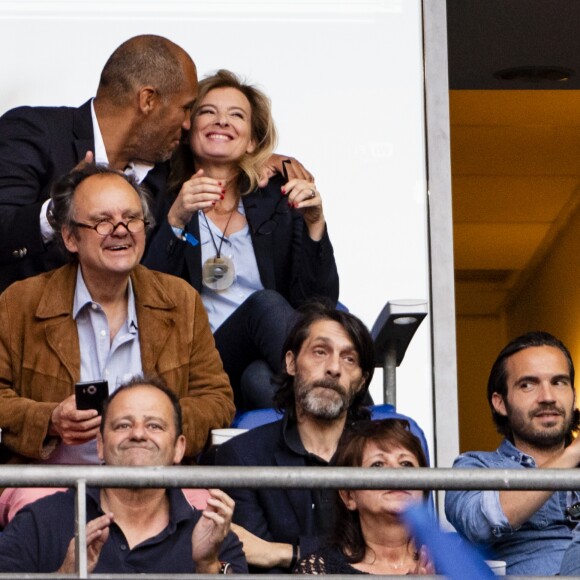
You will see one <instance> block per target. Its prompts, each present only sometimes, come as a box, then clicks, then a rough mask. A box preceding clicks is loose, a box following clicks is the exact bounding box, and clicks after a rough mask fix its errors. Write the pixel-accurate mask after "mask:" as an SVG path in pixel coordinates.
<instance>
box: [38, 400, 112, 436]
mask: <svg viewBox="0 0 580 580" xmlns="http://www.w3.org/2000/svg"><path fill="white" fill-rule="evenodd" d="M100 425H101V417H100V415H99V414H98V413H97V411H95V410H94V409H88V410H86V411H79V410H78V409H77V405H76V399H75V396H74V395H71V396H70V397H67V398H66V399H65V400H64V401H62V402H61V403H59V404H58V405H57V406H56V407H55V409H54V411H53V412H52V415H51V417H50V424H49V426H48V435H49V436H52V437H60V438H61V440H62V442H63V443H64V444H65V445H80V444H82V443H86V442H87V441H91V440H92V439H94V438H95V437H96V436H97V433H98V431H99V426H100Z"/></svg>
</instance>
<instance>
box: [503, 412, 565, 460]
mask: <svg viewBox="0 0 580 580" xmlns="http://www.w3.org/2000/svg"><path fill="white" fill-rule="evenodd" d="M505 407H506V411H507V416H508V421H509V427H510V429H511V431H512V435H513V437H514V438H517V439H519V440H521V441H524V442H526V443H527V444H529V445H532V446H533V447H537V448H539V449H551V448H553V447H560V446H561V445H562V444H563V443H564V442H565V440H566V436H567V435H568V434H569V433H570V431H571V427H572V420H573V411H572V410H571V411H570V413H568V415H566V411H565V409H564V408H563V407H561V406H559V405H556V404H554V403H540V404H539V405H538V406H537V407H535V408H534V409H531V410H530V411H528V412H527V413H526V415H524V414H523V413H522V412H521V411H517V410H515V409H513V408H512V407H510V406H509V404H508V402H507V401H505ZM546 411H551V412H555V413H558V414H559V415H560V416H561V417H563V418H564V420H563V421H562V422H559V423H556V424H554V425H553V426H551V427H535V426H534V424H533V422H532V421H533V418H534V417H535V416H536V415H537V414H539V413H542V412H546ZM554 421H557V418H556V417H555V418H554Z"/></svg>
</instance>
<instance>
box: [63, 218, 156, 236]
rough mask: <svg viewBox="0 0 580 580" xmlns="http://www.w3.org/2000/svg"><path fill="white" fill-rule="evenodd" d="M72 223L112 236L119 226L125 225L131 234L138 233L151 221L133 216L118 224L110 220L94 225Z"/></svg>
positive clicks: (72, 222)
mask: <svg viewBox="0 0 580 580" xmlns="http://www.w3.org/2000/svg"><path fill="white" fill-rule="evenodd" d="M71 225H73V226H76V227H77V228H87V229H88V230H95V232H97V234H99V236H110V235H111V234H112V233H114V232H115V231H116V229H117V228H118V227H119V226H123V227H124V228H125V229H126V230H127V231H128V232H129V233H130V234H138V233H139V232H142V231H143V230H144V229H145V226H148V225H149V222H148V221H146V220H144V219H143V218H131V219H130V220H127V221H126V222H118V223H116V224H114V223H113V222H111V221H109V220H102V221H100V222H97V223H96V224H94V225H91V224H83V223H82V222H76V221H71Z"/></svg>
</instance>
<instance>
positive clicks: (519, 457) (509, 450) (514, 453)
mask: <svg viewBox="0 0 580 580" xmlns="http://www.w3.org/2000/svg"><path fill="white" fill-rule="evenodd" d="M497 452H498V453H499V454H500V455H503V456H504V457H507V458H508V459H511V460H512V461H515V462H516V463H519V464H520V465H521V466H522V467H537V466H536V461H535V459H534V458H533V457H532V456H531V455H526V454H525V453H522V452H521V451H520V450H519V449H518V448H517V447H516V446H515V445H514V444H513V443H512V442H511V441H509V440H508V439H504V440H503V441H502V443H501V445H500V446H499V447H498V449H497Z"/></svg>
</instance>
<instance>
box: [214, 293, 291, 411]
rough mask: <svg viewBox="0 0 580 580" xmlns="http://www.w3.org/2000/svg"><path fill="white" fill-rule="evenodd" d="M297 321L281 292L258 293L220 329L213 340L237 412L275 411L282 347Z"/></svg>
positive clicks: (238, 309) (282, 355) (241, 306)
mask: <svg viewBox="0 0 580 580" xmlns="http://www.w3.org/2000/svg"><path fill="white" fill-rule="evenodd" d="M297 320H298V314H297V312H296V311H295V310H294V308H292V306H290V304H289V303H288V301H287V300H286V299H285V298H284V297H283V296H281V295H280V294H278V292H276V291H274V290H259V291H258V292H254V293H253V294H252V295H251V296H250V297H249V298H248V299H247V300H246V301H245V302H243V303H242V304H241V305H240V306H239V307H238V308H237V309H236V310H235V312H234V313H233V314H232V315H231V316H230V317H229V318H227V319H226V320H225V322H224V323H223V324H222V325H221V326H220V327H219V328H218V329H217V331H216V333H215V334H214V338H215V342H216V346H217V349H218V351H219V353H220V356H221V358H222V361H223V363H224V369H225V371H226V373H227V374H228V376H229V377H230V383H231V385H232V388H233V389H234V402H235V404H236V408H237V409H243V410H250V409H259V408H265V407H272V399H273V396H274V393H275V392H276V388H277V387H276V385H275V384H273V383H272V380H271V379H272V377H273V376H274V375H275V374H277V373H279V372H280V370H281V369H282V360H283V357H284V355H285V353H283V352H282V347H283V345H284V341H285V340H286V337H287V336H288V333H289V332H290V329H291V328H292V326H293V325H294V324H295V322H296V321H297Z"/></svg>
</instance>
